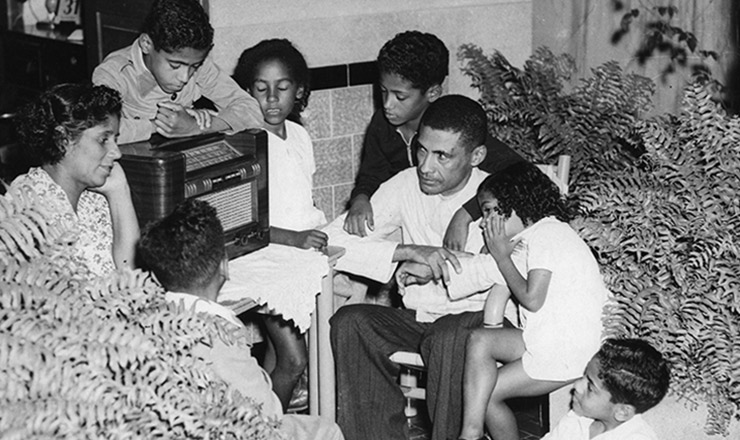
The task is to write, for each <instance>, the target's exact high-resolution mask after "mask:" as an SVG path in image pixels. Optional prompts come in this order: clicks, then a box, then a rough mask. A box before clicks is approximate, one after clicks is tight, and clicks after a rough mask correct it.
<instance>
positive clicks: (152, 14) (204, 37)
mask: <svg viewBox="0 0 740 440" xmlns="http://www.w3.org/2000/svg"><path fill="white" fill-rule="evenodd" d="M141 31H142V33H145V34H147V35H149V38H151V39H152V43H153V44H154V48H155V49H156V50H164V51H165V52H170V53H172V52H174V51H176V50H179V49H184V48H191V49H196V50H210V49H211V47H212V46H213V27H212V26H211V23H210V21H209V20H208V14H206V11H204V10H203V7H202V6H201V5H200V3H199V2H198V1H197V0H155V1H154V4H152V7H151V9H149V13H148V14H147V16H146V18H145V19H144V26H143V28H142V30H141Z"/></svg>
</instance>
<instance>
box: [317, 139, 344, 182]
mask: <svg viewBox="0 0 740 440" xmlns="http://www.w3.org/2000/svg"><path fill="white" fill-rule="evenodd" d="M351 152H352V140H351V138H350V137H349V136H345V137H340V138H333V139H326V140H318V141H315V142H314V157H315V158H316V174H314V182H313V184H314V188H318V187H320V186H329V185H338V184H347V183H351V182H353V180H354V179H353V176H352V153H351Z"/></svg>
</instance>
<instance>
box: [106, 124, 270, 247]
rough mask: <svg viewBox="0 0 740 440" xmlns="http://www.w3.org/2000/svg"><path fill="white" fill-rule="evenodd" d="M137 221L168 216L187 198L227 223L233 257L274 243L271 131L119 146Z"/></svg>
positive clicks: (154, 139)
mask: <svg viewBox="0 0 740 440" xmlns="http://www.w3.org/2000/svg"><path fill="white" fill-rule="evenodd" d="M120 149H121V153H122V155H123V156H122V157H121V159H120V163H121V166H122V167H123V169H124V170H125V171H126V177H127V179H128V182H129V186H130V187H131V195H132V198H133V202H134V208H135V209H136V214H137V216H138V218H139V225H140V226H141V228H142V229H143V228H145V227H146V225H147V224H148V223H149V222H151V221H153V220H158V219H161V218H163V217H165V216H166V215H167V214H169V213H170V212H172V210H173V209H174V208H175V206H176V205H177V204H178V203H180V202H182V201H183V200H185V199H188V198H196V199H199V200H204V201H206V202H209V203H210V204H211V206H213V207H214V208H216V212H217V213H218V217H219V219H220V220H221V223H222V224H223V227H224V234H225V241H226V250H227V252H228V255H229V258H235V257H238V256H240V255H244V254H246V253H249V252H252V251H255V250H257V249H260V248H262V247H264V246H266V245H267V244H268V243H269V241H270V233H269V224H270V223H269V210H268V192H267V191H268V189H267V172H268V170H267V134H266V133H265V132H264V131H262V130H245V131H243V132H240V133H237V134H234V135H230V136H227V135H224V134H221V133H215V134H208V135H202V136H195V137H189V138H179V139H165V138H163V137H161V136H156V135H155V136H153V137H152V139H150V140H148V141H143V142H133V143H130V144H123V145H120Z"/></svg>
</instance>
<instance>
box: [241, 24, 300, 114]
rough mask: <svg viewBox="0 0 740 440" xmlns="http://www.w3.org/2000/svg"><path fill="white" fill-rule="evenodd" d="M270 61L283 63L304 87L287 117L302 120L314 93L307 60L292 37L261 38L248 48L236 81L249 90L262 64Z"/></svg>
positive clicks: (242, 55)
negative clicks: (289, 38) (287, 38)
mask: <svg viewBox="0 0 740 440" xmlns="http://www.w3.org/2000/svg"><path fill="white" fill-rule="evenodd" d="M267 61H280V62H281V63H283V65H284V66H285V68H286V69H287V70H288V74H289V75H290V77H291V79H292V80H293V82H295V84H296V86H297V87H302V88H303V96H301V97H300V98H296V101H295V105H293V110H292V111H291V115H290V117H289V118H288V119H290V120H291V121H293V122H297V123H300V115H301V112H302V111H303V110H304V109H305V108H306V106H307V105H308V96H309V95H310V94H311V89H310V74H309V70H308V64H306V59H305V58H304V57H303V54H301V52H300V51H299V50H298V49H296V48H295V46H293V43H291V42H290V40H286V39H284V38H275V39H271V40H262V41H260V42H259V43H257V44H256V45H254V46H252V47H250V48H248V49H245V50H244V52H242V54H241V56H240V57H239V61H238V62H237V63H236V68H234V75H233V78H234V80H235V81H236V82H237V84H239V86H240V87H241V88H243V89H244V90H247V91H250V90H251V89H252V85H254V80H255V78H256V77H257V70H258V69H259V67H260V65H261V64H262V63H264V62H267Z"/></svg>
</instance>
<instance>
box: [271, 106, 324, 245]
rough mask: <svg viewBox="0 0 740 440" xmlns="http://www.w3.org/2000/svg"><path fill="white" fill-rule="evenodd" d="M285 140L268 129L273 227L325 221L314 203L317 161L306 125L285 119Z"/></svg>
mask: <svg viewBox="0 0 740 440" xmlns="http://www.w3.org/2000/svg"><path fill="white" fill-rule="evenodd" d="M285 133H286V137H285V139H281V138H280V137H278V136H276V135H275V134H273V133H271V132H269V131H268V132H267V139H268V144H267V151H268V154H267V157H268V163H267V173H268V187H269V195H270V196H269V200H270V226H275V227H278V228H283V229H289V230H293V231H303V230H306V229H314V228H318V227H319V226H322V225H324V224H326V217H325V216H324V213H323V212H322V211H321V210H320V209H318V208H316V206H314V203H313V175H314V173H315V172H316V162H315V159H314V155H313V143H312V142H311V137H310V136H309V135H308V132H307V131H306V129H305V128H303V127H301V126H300V125H298V124H296V123H295V122H291V121H285Z"/></svg>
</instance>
